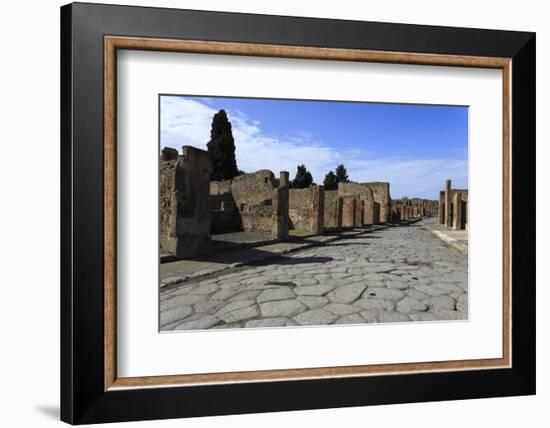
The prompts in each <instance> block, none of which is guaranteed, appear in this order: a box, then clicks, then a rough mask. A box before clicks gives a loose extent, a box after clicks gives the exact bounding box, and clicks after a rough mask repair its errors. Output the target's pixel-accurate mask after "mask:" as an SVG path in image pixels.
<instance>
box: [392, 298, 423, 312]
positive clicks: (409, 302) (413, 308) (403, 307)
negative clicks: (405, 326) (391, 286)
mask: <svg viewBox="0 0 550 428" xmlns="http://www.w3.org/2000/svg"><path fill="white" fill-rule="evenodd" d="M397 310H398V311H399V312H402V313H404V314H410V313H411V312H422V311H426V310H428V305H426V304H425V303H422V302H419V301H418V300H415V299H413V298H411V297H405V298H404V299H402V300H400V301H399V302H397Z"/></svg>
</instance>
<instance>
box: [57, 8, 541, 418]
mask: <svg viewBox="0 0 550 428" xmlns="http://www.w3.org/2000/svg"><path fill="white" fill-rule="evenodd" d="M61 57H62V58H61V105H62V111H61V129H62V138H61V155H62V159H61V168H62V170H61V178H62V179H61V192H62V193H61V195H62V198H61V200H62V206H61V213H62V219H61V225H62V227H61V229H62V235H61V244H62V245H61V247H62V265H61V272H62V283H61V287H62V288H61V339H62V340H61V359H62V360H61V368H62V370H61V390H62V393H61V418H62V420H64V421H66V422H69V423H71V424H85V423H98V422H116V421H129V420H145V419H163V418H179V417H191V416H203V415H223V414H236V413H252V412H255V413H257V412H269V411H283V410H298V409H315V408H328V407H344V406H363V405H374V404H389V403H406V402H418V401H436V400H453V399H465V398H481V397H497V396H511V395H527V394H534V393H535V257H534V256H535V221H534V220H535V218H534V217H535V214H534V213H535V34H533V33H527V32H511V31H496V30H481V29H465V28H447V27H434V26H418V25H408V24H390V23H372V22H356V21H339V20H327V19H314V18H298V17H282V16H266V15H249V14H234V13H220V12H205V11H191V10H175V9H160V8H141V7H128V6H113V5H92V4H79V3H75V4H70V5H67V6H63V7H62V8H61Z"/></svg>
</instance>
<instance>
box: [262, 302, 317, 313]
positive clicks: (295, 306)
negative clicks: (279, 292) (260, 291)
mask: <svg viewBox="0 0 550 428" xmlns="http://www.w3.org/2000/svg"><path fill="white" fill-rule="evenodd" d="M306 309H307V307H306V306H305V305H304V304H303V303H302V302H300V301H298V300H296V299H291V300H276V301H274V302H265V303H261V304H260V310H261V312H262V316H263V317H292V316H294V315H296V314H299V313H300V312H303V311H305V310H306Z"/></svg>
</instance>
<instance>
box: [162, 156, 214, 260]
mask: <svg viewBox="0 0 550 428" xmlns="http://www.w3.org/2000/svg"><path fill="white" fill-rule="evenodd" d="M210 172H211V167H210V159H209V157H208V152H206V151H204V150H200V149H197V148H195V147H191V146H183V147H182V154H181V155H178V152H177V151H176V150H175V149H170V148H164V149H163V150H162V153H161V160H160V165H159V181H160V183H159V184H160V192H159V207H160V209H159V211H160V212H159V218H160V225H159V226H160V246H161V251H162V252H168V253H171V254H174V255H175V256H176V257H180V258H187V257H197V256H201V255H207V254H210V252H211V250H212V247H211V238H210V228H211V222H210V210H209V183H210V178H209V177H210Z"/></svg>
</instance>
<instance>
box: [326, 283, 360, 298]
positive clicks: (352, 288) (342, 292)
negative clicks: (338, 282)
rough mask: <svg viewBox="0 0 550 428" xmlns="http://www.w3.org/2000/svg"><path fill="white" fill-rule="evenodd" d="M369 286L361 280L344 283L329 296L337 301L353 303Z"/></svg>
mask: <svg viewBox="0 0 550 428" xmlns="http://www.w3.org/2000/svg"><path fill="white" fill-rule="evenodd" d="M366 288H367V286H366V285H365V284H363V283H361V282H358V283H355V284H349V285H342V286H341V287H338V288H336V289H335V290H333V291H331V292H330V293H328V294H327V297H328V298H329V299H330V300H332V301H333V302H337V303H351V302H353V301H354V300H357V299H358V298H359V296H361V294H362V293H363V291H365V289H366Z"/></svg>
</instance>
